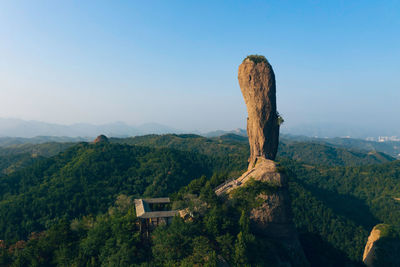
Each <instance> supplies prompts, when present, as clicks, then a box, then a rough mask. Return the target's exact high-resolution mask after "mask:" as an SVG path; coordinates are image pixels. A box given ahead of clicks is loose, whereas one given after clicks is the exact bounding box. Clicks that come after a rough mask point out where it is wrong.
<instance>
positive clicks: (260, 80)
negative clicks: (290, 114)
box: [238, 56, 279, 169]
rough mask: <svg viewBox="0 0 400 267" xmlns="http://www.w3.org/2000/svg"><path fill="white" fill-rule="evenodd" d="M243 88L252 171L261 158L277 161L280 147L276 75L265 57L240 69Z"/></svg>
mask: <svg viewBox="0 0 400 267" xmlns="http://www.w3.org/2000/svg"><path fill="white" fill-rule="evenodd" d="M238 79H239V85H240V89H241V91H242V94H243V97H244V101H245V103H246V106H247V114H248V118H247V134H248V136H249V143H250V158H249V169H251V168H252V167H254V165H255V163H256V160H257V157H264V158H267V159H271V160H274V159H275V156H276V153H277V151H278V143H279V120H278V113H277V110H276V86H275V74H274V71H273V69H272V66H271V65H270V64H269V63H268V61H267V59H266V58H265V57H263V56H248V57H247V58H246V59H245V60H243V62H242V64H240V66H239V74H238Z"/></svg>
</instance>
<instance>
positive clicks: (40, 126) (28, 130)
mask: <svg viewBox="0 0 400 267" xmlns="http://www.w3.org/2000/svg"><path fill="white" fill-rule="evenodd" d="M166 133H182V131H180V130H178V129H174V128H171V127H168V126H165V125H161V124H158V123H146V124H142V125H139V126H131V125H128V124H126V123H124V122H115V123H108V124H101V125H94V124H89V123H76V124H71V125H62V124H55V123H46V122H40V121H25V120H20V119H4V118H0V137H22V138H32V137H36V136H65V137H89V138H93V137H95V136H98V135H99V134H105V135H107V136H114V137H128V136H136V135H144V134H166Z"/></svg>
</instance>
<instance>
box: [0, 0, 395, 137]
mask: <svg viewBox="0 0 400 267" xmlns="http://www.w3.org/2000/svg"><path fill="white" fill-rule="evenodd" d="M399 12H400V5H399V3H398V2H396V1H379V2H375V1H362V2H348V1H330V2H329V3H327V2H319V1H304V2H302V3H300V2H275V3H272V2H271V3H261V2H258V1H247V2H246V3H238V2H234V3H233V2H231V1H221V2H213V1H203V2H201V3H188V2H186V1H176V2H164V1H155V2H152V4H151V5H150V4H147V5H146V4H143V3H139V2H129V3H110V2H106V1H104V2H103V1H89V2H85V3H77V2H70V1H57V2H50V1H49V2H46V1H40V2H30V1H19V2H14V1H13V2H11V1H10V2H5V3H3V5H2V9H1V10H0V23H1V25H2V26H3V27H1V28H0V34H1V36H2V42H0V56H1V58H2V61H0V117H1V118H19V119H23V120H36V121H43V122H47V123H57V124H63V125H64V124H67V125H70V124H75V123H90V124H106V123H113V122H117V121H122V122H125V123H127V124H129V125H140V124H144V123H150V122H154V123H159V124H163V125H167V126H169V127H172V128H176V129H181V130H184V131H188V130H190V131H194V130H197V131H201V132H207V131H213V130H232V129H236V128H245V127H246V117H247V112H246V107H245V104H244V101H243V98H242V95H241V92H240V88H239V85H238V82H237V68H238V66H239V64H240V63H241V61H242V60H243V58H244V57H245V56H247V55H248V54H262V55H265V56H266V57H267V59H268V60H269V61H270V63H271V64H272V66H273V68H274V71H275V74H276V80H277V101H278V110H279V112H280V113H281V114H282V115H283V117H284V118H285V124H284V125H285V127H287V128H293V127H297V126H298V125H307V124H325V125H338V124H343V125H349V126H352V127H358V128H360V129H371V130H372V131H379V130H380V129H381V130H382V131H385V132H393V133H394V134H397V133H399V131H400V126H399V125H400V116H397V114H400V105H399V104H398V102H399V99H400V80H399V79H398V77H397V76H398V71H399V69H400V68H399V67H400V66H399V62H400V30H399V29H400V17H399V16H398V14H399Z"/></svg>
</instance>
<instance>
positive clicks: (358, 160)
mask: <svg viewBox="0 0 400 267" xmlns="http://www.w3.org/2000/svg"><path fill="white" fill-rule="evenodd" d="M110 142H111V143H107V142H104V143H97V144H89V143H79V144H76V145H73V146H72V147H70V148H68V149H66V150H64V149H65V148H60V147H59V148H56V149H61V150H64V152H62V153H60V154H58V155H56V156H52V157H49V158H46V157H43V158H41V157H37V158H35V160H33V162H30V163H28V162H27V165H28V166H25V167H24V166H17V167H16V168H15V169H14V171H13V172H11V173H9V174H3V177H0V240H5V245H4V244H2V243H1V242H0V265H1V264H3V265H5V266H9V265H11V263H15V264H16V262H23V263H24V264H25V265H24V264H22V263H21V264H22V265H21V264H20V265H21V266H29V265H32V264H39V263H38V262H41V261H42V263H43V261H46V262H48V261H50V262H53V263H54V264H53V263H52V264H49V266H56V265H57V264H58V265H61V266H62V265H63V264H64V265H69V264H72V263H73V264H76V262H75V260H76V261H78V262H80V263H79V264H83V265H85V266H100V265H101V264H104V265H107V264H110V262H114V263H115V262H119V261H120V260H123V261H124V262H129V263H132V264H133V263H140V262H142V263H143V262H146V261H150V262H152V263H157V264H158V265H163V264H167V263H168V262H169V263H171V262H173V263H174V264H175V263H176V264H178V263H182V264H184V263H192V264H193V263H194V262H197V263H199V262H201V260H202V259H204V257H205V255H214V256H215V255H216V254H218V255H224V257H225V258H226V259H227V260H228V261H229V262H230V263H232V264H235V263H238V262H240V260H241V259H242V258H241V257H239V256H238V257H237V258H235V257H236V256H234V255H236V254H237V253H239V254H238V255H247V257H249V258H250V259H251V257H256V256H257V257H262V255H261V254H257V253H258V252H259V250H258V249H257V246H260V244H258V243H256V242H253V241H254V238H256V240H258V238H259V237H257V236H254V237H252V235H251V234H250V233H248V234H249V236H248V240H247V241H246V242H249V243H248V246H247V247H240V246H242V245H243V244H242V243H240V242H243V240H241V239H240V238H239V237H238V232H239V230H240V229H239V230H238V228H237V227H241V226H240V224H242V223H243V221H242V220H240V221H241V222H240V223H239V217H241V216H240V213H241V211H240V209H241V208H245V207H244V205H245V203H247V202H246V201H247V200H246V194H244V195H243V196H242V198H243V199H241V201H239V202H238V201H236V202H235V203H236V204H235V205H236V206H235V205H234V206H229V205H228V206H224V204H221V203H219V202H218V201H217V200H216V199H215V195H214V194H213V188H214V187H215V186H217V185H218V184H219V183H221V182H223V181H224V180H225V179H228V178H230V177H232V176H235V175H238V174H240V173H241V171H243V170H244V169H246V166H247V158H248V143H247V140H246V139H244V138H242V137H238V136H235V135H227V136H222V137H218V138H211V139H207V138H204V137H200V136H196V135H162V136H159V135H151V136H143V137H135V138H127V139H111V140H110ZM44 145H46V146H50V147H52V145H49V144H44ZM39 146H40V145H39ZM56 149H55V150H56ZM46 150H47V151H50V150H51V149H50V148H49V147H47V149H46ZM55 150H53V151H55ZM280 150H281V151H280V153H281V154H280V158H279V161H280V165H281V168H282V169H284V170H285V171H286V173H287V174H288V176H289V181H290V193H291V196H292V197H291V198H292V207H293V213H294V221H295V223H296V227H297V229H298V231H299V233H300V241H301V243H302V245H303V248H304V250H305V252H306V255H307V257H308V259H309V261H310V262H311V263H312V264H313V266H354V264H355V265H357V262H360V261H361V257H362V251H363V249H364V246H365V243H366V240H367V238H368V234H369V231H370V230H371V228H372V226H373V225H375V224H377V223H379V222H384V223H388V224H392V225H394V226H397V227H398V226H399V223H398V222H400V201H398V200H397V199H398V198H400V181H399V179H400V163H399V162H400V161H393V158H391V157H388V156H386V155H384V154H379V153H377V154H374V153H365V152H360V151H358V152H355V151H349V150H344V149H340V148H335V147H331V146H326V145H321V144H310V143H297V142H296V143H293V142H290V143H286V144H285V143H282V144H281V147H280ZM14 152H15V151H14ZM24 153H25V152H23V153H21V154H18V153H17V154H6V153H4V154H3V156H4V157H8V156H10V155H13V156H16V155H20V156H22V155H26V154H24ZM28 159H29V157H28ZM31 160H32V158H31ZM10 161H12V158H11V159H10ZM371 163H379V164H372V165H370V164H371ZM366 164H368V165H366ZM200 177H201V178H200ZM197 178H199V179H197ZM188 184H190V185H189V186H188V187H185V186H187V185H188ZM178 191H179V193H177V192H178ZM186 193H190V194H189V195H188V196H187V195H185V194H186ZM253 193H254V192H253ZM122 194H123V195H124V196H121V195H122ZM118 196H120V197H119V198H118V201H117V202H118V203H119V204H118V203H116V204H115V206H113V202H114V201H115V199H116V198H117V197H118ZM126 196H129V197H126ZM138 196H141V197H142V196H171V197H173V198H174V199H179V198H181V200H184V201H187V198H188V199H189V200H190V199H191V200H193V201H195V203H197V204H198V205H199V203H200V204H201V203H203V202H206V203H207V205H204V204H201V207H200V208H201V209H202V210H203V211H202V212H203V215H202V216H203V217H202V218H201V219H199V220H198V221H197V222H194V223H193V224H185V223H183V222H176V223H175V224H174V225H173V226H171V228H160V230H159V231H158V232H157V233H155V237H154V238H155V239H154V240H155V241H154V242H155V244H154V246H153V247H150V248H149V247H147V250H146V251H144V249H143V246H144V243H143V242H142V241H141V240H140V238H139V235H138V233H137V229H136V228H135V225H136V217H135V216H134V213H133V211H132V209H133V207H132V203H131V201H130V199H131V198H134V197H138ZM198 197H200V200H198ZM199 201H200V202H199ZM124 203H125V204H124ZM129 203H130V204H129ZM121 205H122V206H121ZM204 207H209V208H208V209H205V210H204ZM232 208H233V209H234V210H233V211H232ZM116 210H117V211H118V212H117V211H116ZM238 223H239V224H238ZM35 232H36V233H35ZM132 233H133V234H132ZM252 238H253V239H252ZM27 239H28V241H27V243H24V242H25V241H23V240H27ZM17 240H20V241H18V242H16V241H17ZM176 240H179V242H180V243H182V244H186V245H185V246H178V247H177V244H176V243H177V242H175V241H176ZM251 240H253V241H251ZM260 240H261V239H260ZM179 242H178V243H179ZM251 242H253V243H251ZM232 244H239V245H240V246H239V245H238V246H239V247H238V248H237V249H238V251H236V247H234V246H233V245H232ZM262 244H264V243H262ZM264 245H265V244H264ZM235 246H236V245H235ZM170 248H173V249H174V251H175V250H176V251H180V252H179V253H175V254H173V255H172V254H171V253H170V252H168V253H167V252H165V251H170ZM268 249H271V248H270V247H265V250H266V251H270V252H271V251H273V250H268ZM19 251H23V253H20V252H19ZM257 251H258V252H257ZM140 253H142V254H140ZM143 253H144V254H143ZM210 253H211V254H210ZM213 253H214V254H213ZM241 253H242V254H241ZM243 253H244V254H243ZM254 253H255V254H254ZM271 253H272V252H271ZM271 253H270V254H269V255H270V256H271ZM214 256H213V257H214ZM121 257H122V258H121ZM6 263H7V264H6ZM199 264H200V263H199ZM39 265H40V264H39ZM17 266H18V265H17Z"/></svg>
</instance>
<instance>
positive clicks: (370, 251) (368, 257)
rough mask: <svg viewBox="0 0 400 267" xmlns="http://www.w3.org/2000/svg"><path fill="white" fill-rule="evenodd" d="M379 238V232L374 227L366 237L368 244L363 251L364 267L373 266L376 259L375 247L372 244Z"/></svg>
mask: <svg viewBox="0 0 400 267" xmlns="http://www.w3.org/2000/svg"><path fill="white" fill-rule="evenodd" d="M380 237H381V231H380V230H378V229H376V228H375V227H374V228H373V229H372V231H371V233H370V235H369V237H368V242H367V244H366V245H365V249H364V254H363V262H364V264H365V265H366V266H374V265H373V262H374V260H375V258H376V255H375V250H376V246H374V244H375V242H376V241H377V240H378V239H379V238H380Z"/></svg>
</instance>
